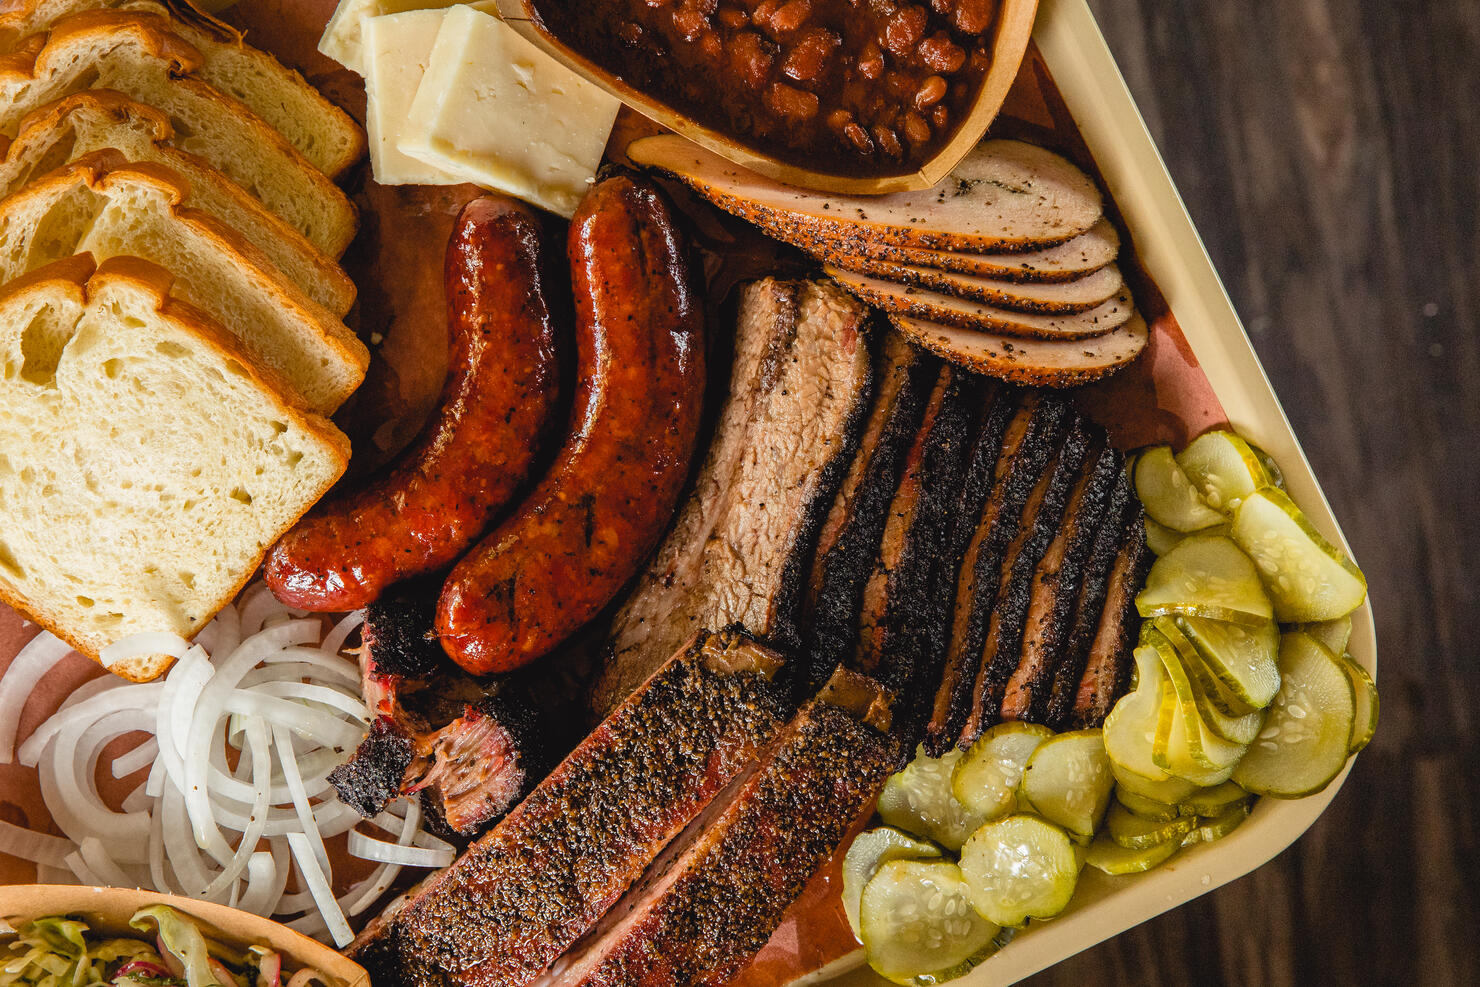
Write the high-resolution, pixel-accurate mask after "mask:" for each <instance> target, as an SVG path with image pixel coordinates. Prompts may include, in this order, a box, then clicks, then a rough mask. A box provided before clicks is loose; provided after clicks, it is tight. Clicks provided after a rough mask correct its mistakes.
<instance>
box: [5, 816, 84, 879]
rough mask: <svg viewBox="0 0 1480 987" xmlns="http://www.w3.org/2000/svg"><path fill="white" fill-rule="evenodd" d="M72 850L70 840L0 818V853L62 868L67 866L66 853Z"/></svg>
mask: <svg viewBox="0 0 1480 987" xmlns="http://www.w3.org/2000/svg"><path fill="white" fill-rule="evenodd" d="M71 852H72V841H71V840H64V839H62V838H61V837H60V836H52V835H51V834H50V833H38V832H36V831H35V830H34V829H25V828H24V827H21V826H17V825H15V824H14V823H8V822H6V821H5V820H3V819H0V853H4V854H8V855H9V856H12V857H19V858H20V859H22V860H29V861H31V862H32V863H33V864H42V865H43V866H46V867H54V868H57V869H62V868H65V867H66V866H67V854H69V853H71Z"/></svg>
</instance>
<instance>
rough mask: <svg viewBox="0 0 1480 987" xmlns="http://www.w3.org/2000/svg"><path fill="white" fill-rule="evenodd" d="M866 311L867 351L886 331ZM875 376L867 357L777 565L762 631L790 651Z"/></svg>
mask: <svg viewBox="0 0 1480 987" xmlns="http://www.w3.org/2000/svg"><path fill="white" fill-rule="evenodd" d="M869 313H870V314H869V315H868V316H866V317H865V320H864V323H863V325H862V326H860V328H859V334H860V336H862V337H863V339H864V340H865V341H866V345H867V346H868V347H869V349H870V352H871V353H872V351H874V350H875V349H877V347H878V340H879V337H880V336H881V335H882V334H883V332H884V331H886V324H885V323H884V320H883V318H882V317H881V316H880V315H879V314H878V313H876V312H873V311H872V310H869ZM877 377H878V375H877V373H876V372H875V368H874V361H873V360H872V359H870V360H869V369H868V373H867V376H866V377H865V378H864V381H863V386H862V387H861V388H860V389H859V392H858V395H857V399H856V401H855V403H854V405H853V407H852V409H851V410H850V411H849V412H848V419H847V422H846V423H845V424H844V426H843V441H842V442H841V443H840V444H839V446H838V448H837V449H836V450H834V451H833V453H832V455H831V456H830V457H829V458H828V460H827V461H826V462H825V463H823V465H822V469H821V470H819V471H818V474H817V484H816V490H815V491H814V495H813V497H812V499H811V500H809V501H808V502H807V505H806V506H805V507H804V508H803V509H802V513H801V517H800V518H799V519H798V521H797V524H796V526H795V528H794V529H793V530H794V531H795V532H796V540H795V541H794V542H793V543H792V547H791V552H790V553H789V554H788V555H787V557H786V561H785V562H784V563H783V564H782V571H781V589H780V592H778V593H777V594H776V597H775V599H774V600H773V601H772V604H771V621H770V624H771V633H770V634H769V635H768V636H767V640H768V641H769V642H770V643H771V644H773V645H774V646H775V647H777V648H779V649H780V650H781V651H783V652H785V653H787V654H789V655H793V656H796V655H800V654H801V649H802V638H803V630H802V624H803V619H802V608H803V606H804V602H805V601H804V599H803V598H804V597H805V595H806V594H805V592H804V591H805V589H806V581H807V573H808V570H809V569H810V567H811V564H812V559H813V557H814V555H815V554H816V551H817V539H818V537H819V536H820V535H821V533H822V525H823V522H825V521H826V520H827V513H828V510H829V509H830V508H831V507H832V503H833V498H834V497H836V496H837V493H838V488H839V487H840V486H842V483H843V478H844V477H845V476H846V475H847V473H848V467H849V465H850V464H851V463H852V462H853V458H854V456H856V455H857V454H858V449H859V446H860V444H861V443H862V441H863V430H864V426H865V425H866V424H867V422H868V415H869V407H870V405H872V404H873V400H874V392H875V390H876V388H877V386H878V379H877ZM805 665H806V663H805V662H802V661H797V662H796V663H795V664H794V665H792V666H790V667H791V668H793V669H798V670H800V669H804V668H805ZM795 685H798V686H799V685H800V683H795ZM797 699H798V701H800V699H801V693H800V692H798V693H797Z"/></svg>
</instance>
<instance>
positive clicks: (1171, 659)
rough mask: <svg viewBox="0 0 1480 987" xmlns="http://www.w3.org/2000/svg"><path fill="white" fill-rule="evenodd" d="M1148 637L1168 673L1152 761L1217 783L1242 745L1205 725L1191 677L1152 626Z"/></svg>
mask: <svg viewBox="0 0 1480 987" xmlns="http://www.w3.org/2000/svg"><path fill="white" fill-rule="evenodd" d="M1147 639H1148V642H1149V644H1150V646H1151V647H1154V648H1155V649H1156V651H1157V654H1158V655H1159V656H1160V657H1161V661H1162V667H1163V668H1164V669H1165V670H1166V673H1167V677H1166V682H1165V683H1163V685H1162V708H1161V714H1160V719H1159V720H1158V723H1157V728H1156V740H1155V742H1154V744H1153V746H1152V755H1151V759H1152V761H1154V762H1155V763H1156V765H1157V767H1159V768H1161V769H1162V770H1163V771H1166V772H1169V773H1170V774H1173V775H1176V776H1177V777H1179V778H1185V779H1187V780H1188V781H1190V782H1193V783H1194V784H1197V785H1204V786H1208V785H1216V784H1220V783H1221V782H1223V781H1225V780H1227V778H1228V772H1229V771H1231V770H1232V768H1233V765H1234V764H1236V763H1237V762H1238V759H1239V758H1241V757H1242V756H1243V753H1244V747H1243V745H1242V744H1230V743H1228V742H1227V741H1225V740H1223V739H1221V738H1219V737H1217V736H1214V735H1213V733H1212V731H1210V730H1208V729H1207V727H1206V725H1205V724H1204V723H1203V721H1202V717H1201V715H1200V713H1199V711H1198V707H1197V699H1196V696H1195V695H1194V694H1193V689H1192V681H1191V679H1190V678H1189V677H1188V675H1187V671H1186V669H1184V668H1183V667H1182V661H1181V659H1180V658H1179V657H1178V656H1177V653H1176V650H1175V649H1174V648H1172V646H1171V645H1170V644H1168V643H1167V640H1166V638H1165V637H1163V636H1162V635H1161V634H1160V633H1159V632H1157V631H1156V629H1155V628H1151V630H1150V631H1149V632H1148V634H1147Z"/></svg>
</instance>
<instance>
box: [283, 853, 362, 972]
mask: <svg viewBox="0 0 1480 987" xmlns="http://www.w3.org/2000/svg"><path fill="white" fill-rule="evenodd" d="M288 846H290V847H292V849H293V859H294V860H296V861H297V862H298V870H299V871H300V872H301V873H302V874H303V882H304V883H305V884H307V885H308V890H309V891H310V892H312V893H313V898H314V902H315V903H316V904H317V905H318V906H319V914H320V915H321V916H323V919H324V924H325V925H327V926H328V927H329V935H330V936H332V937H333V939H334V945H336V946H338V947H339V948H340V949H343V948H344V947H345V946H348V945H349V944H350V943H351V942H353V941H354V938H355V934H354V933H353V932H351V931H350V928H349V922H348V921H346V920H345V917H344V912H342V911H340V909H339V902H337V901H335V900H334V889H333V888H331V887H330V886H329V878H328V876H327V875H326V874H325V872H324V870H323V868H321V867H320V866H319V861H318V859H317V858H316V857H315V856H314V853H315V848H314V845H313V844H312V843H311V842H310V841H309V838H308V835H307V834H305V833H289V834H288Z"/></svg>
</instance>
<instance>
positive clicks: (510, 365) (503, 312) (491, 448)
mask: <svg viewBox="0 0 1480 987" xmlns="http://www.w3.org/2000/svg"><path fill="white" fill-rule="evenodd" d="M540 255H541V242H540V220H539V219H538V217H537V216H536V215H535V214H534V212H533V211H531V210H530V209H529V208H528V207H526V206H524V205H522V204H520V203H517V202H515V201H513V200H512V199H506V198H502V197H493V196H482V197H480V198H477V199H474V200H472V201H471V202H469V203H468V204H467V205H466V206H464V207H463V209H462V212H461V213H459V214H458V217H457V221H456V223H455V224H454V226H453V232H452V237H451V239H450V240H449V241H448V244H447V259H446V267H445V273H444V276H445V286H446V291H447V330H448V366H449V370H448V376H447V382H446V384H444V386H443V389H442V396H441V399H440V402H439V406H438V409H437V411H436V412H435V413H434V414H433V416H432V418H431V420H430V421H428V422H427V424H426V426H425V427H424V428H423V429H422V431H421V432H420V434H419V435H418V436H417V437H416V439H415V441H413V443H412V444H411V446H410V447H409V448H408V449H407V450H406V451H405V452H404V453H403V454H402V455H401V456H400V457H399V458H398V460H397V461H396V464H395V465H394V466H393V467H392V468H391V469H390V471H389V472H388V473H386V474H384V475H382V476H381V477H380V478H379V479H378V480H376V481H375V482H372V483H371V484H369V485H368V486H366V487H363V488H361V489H359V490H357V491H355V492H354V493H351V494H349V495H348V496H344V497H341V498H337V499H334V500H331V501H328V502H326V503H324V504H321V505H319V506H318V507H317V508H315V509H314V510H313V511H311V512H310V513H309V514H308V515H307V516H305V517H304V518H303V520H301V521H300V522H299V523H298V524H297V526H295V527H294V528H293V529H292V530H291V531H289V532H288V533H287V534H286V535H285V536H284V537H283V538H282V540H281V541H279V542H278V543H277V545H276V546H275V547H274V548H273V549H272V551H271V552H270V553H269V554H268V556H267V562H266V566H265V576H266V579H267V584H268V586H269V587H271V589H272V592H273V594H274V595H275V596H277V598H278V599H279V600H282V601H283V602H284V603H287V604H289V605H290V606H296V607H301V608H303V609H305V610H352V609H355V608H358V607H362V606H365V605H366V604H368V603H371V602H373V601H374V600H375V599H376V598H377V597H378V596H379V595H380V594H381V592H382V591H383V590H384V589H385V588H386V587H387V586H389V585H391V584H392V583H395V582H398V581H400V580H402V579H406V578H409V577H412V576H416V575H421V574H423V573H428V572H433V571H436V570H438V569H442V568H445V567H447V566H449V565H451V564H452V563H453V562H454V561H456V560H457V558H458V557H459V556H461V555H462V554H463V553H464V552H465V551H467V549H468V547H469V546H471V545H472V544H473V543H474V542H475V541H476V540H477V539H478V537H479V536H480V535H482V534H483V533H484V532H485V531H486V530H487V529H488V526H489V525H490V524H491V523H492V522H493V520H494V519H495V516H496V515H497V514H498V512H499V511H500V510H501V509H502V508H504V507H505V506H506V505H507V504H508V502H509V500H510V498H512V497H513V495H514V493H515V492H516V491H517V490H518V489H519V487H520V486H521V485H522V484H523V483H524V482H525V481H526V480H527V479H528V477H529V473H530V468H531V466H532V465H533V463H534V460H535V457H536V455H537V453H538V449H539V443H540V439H541V437H542V436H543V435H544V434H546V433H547V432H548V431H549V429H550V426H551V425H552V424H553V419H554V417H555V415H556V411H557V408H558V406H559V402H560V393H559V392H560V366H559V359H558V349H559V345H560V339H559V336H558V334H557V331H556V326H555V323H554V321H553V320H552V319H551V315H550V309H549V305H548V304H547V303H546V290H547V289H546V284H545V277H546V275H545V271H544V270H543V268H542V265H541V261H540Z"/></svg>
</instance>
